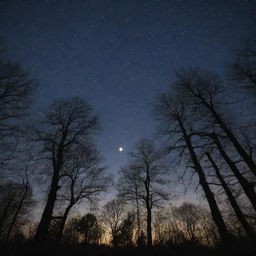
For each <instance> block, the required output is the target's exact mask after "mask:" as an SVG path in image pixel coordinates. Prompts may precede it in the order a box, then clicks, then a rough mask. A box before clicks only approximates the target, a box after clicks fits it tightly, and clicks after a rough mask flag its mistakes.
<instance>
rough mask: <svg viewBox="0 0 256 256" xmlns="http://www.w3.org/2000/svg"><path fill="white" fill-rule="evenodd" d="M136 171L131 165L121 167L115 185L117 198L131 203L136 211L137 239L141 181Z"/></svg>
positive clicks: (139, 226)
mask: <svg viewBox="0 0 256 256" xmlns="http://www.w3.org/2000/svg"><path fill="white" fill-rule="evenodd" d="M138 171H139V170H138V169H136V168H133V166H132V165H127V166H123V167H121V170H120V177H119V180H118V183H117V190H118V197H120V198H121V199H122V200H124V201H126V202H128V203H131V204H132V205H133V206H134V207H135V209H136V222H137V238H138V237H139V236H140V234H141V216H140V215H141V214H140V211H141V210H140V208H141V205H140V204H141V202H140V201H141V197H140V189H141V181H140V180H139V176H138V174H139V173H138Z"/></svg>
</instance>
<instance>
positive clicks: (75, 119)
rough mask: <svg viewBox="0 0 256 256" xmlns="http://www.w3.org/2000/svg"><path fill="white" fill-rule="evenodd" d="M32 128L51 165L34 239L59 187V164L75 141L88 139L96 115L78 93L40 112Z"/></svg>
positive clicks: (41, 233)
mask: <svg viewBox="0 0 256 256" xmlns="http://www.w3.org/2000/svg"><path fill="white" fill-rule="evenodd" d="M34 130H35V135H34V140H35V141H36V142H37V143H38V145H39V146H40V148H41V151H40V153H41V154H42V156H43V157H44V158H45V159H46V160H48V161H49V163H51V166H52V178H51V185H50V191H49V194H48V198H47V203H46V206H45V208H44V211H43V215H42V218H41V220H40V223H39V225H38V229H37V232H36V235H35V240H37V241H44V240H45V239H46V238H47V232H48V227H49V225H50V221H51V219H52V214H53V209H54V205H55V201H56V197H57V191H58V190H59V188H60V186H59V181H60V179H61V174H62V173H61V171H62V169H63V165H64V164H65V162H66V161H67V160H68V159H69V156H70V154H72V153H74V150H76V148H77V145H81V146H85V147H86V145H87V144H88V143H91V140H92V138H93V135H94V134H95V131H97V130H98V118H97V116H96V115H94V114H93V111H92V108H91V107H90V106H89V105H88V103H87V102H86V101H85V100H83V99H81V98H79V97H73V98H69V99H61V100H57V101H55V102H54V103H53V104H52V105H51V106H50V107H49V108H48V109H47V110H46V111H45V112H44V113H43V117H42V119H41V121H40V122H39V125H38V126H37V127H36V128H35V129H34Z"/></svg>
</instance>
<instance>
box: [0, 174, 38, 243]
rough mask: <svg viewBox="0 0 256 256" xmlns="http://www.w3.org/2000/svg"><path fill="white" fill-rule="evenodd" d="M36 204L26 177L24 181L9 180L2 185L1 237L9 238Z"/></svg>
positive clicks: (0, 191)
mask: <svg viewBox="0 0 256 256" xmlns="http://www.w3.org/2000/svg"><path fill="white" fill-rule="evenodd" d="M33 205H34V200H33V199H32V189H31V187H30V185H29V183H28V179H27V178H25V180H24V182H23V183H15V182H8V183H4V184H2V185H0V237H1V239H3V240H9V239H10V237H11V236H12V235H13V230H14V227H15V230H16V231H18V227H19V226H20V225H21V224H22V223H23V222H24V218H25V217H26V216H27V215H28V213H29V211H30V210H31V207H32V206H33Z"/></svg>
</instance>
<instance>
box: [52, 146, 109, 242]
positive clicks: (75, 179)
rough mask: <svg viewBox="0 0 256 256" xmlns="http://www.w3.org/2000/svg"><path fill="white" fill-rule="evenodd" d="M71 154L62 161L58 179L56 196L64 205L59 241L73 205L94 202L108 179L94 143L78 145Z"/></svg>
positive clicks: (105, 186)
mask: <svg viewBox="0 0 256 256" xmlns="http://www.w3.org/2000/svg"><path fill="white" fill-rule="evenodd" d="M71 154H72V155H70V156H69V158H70V159H69V160H67V161H66V162H65V163H64V166H63V170H62V172H61V173H62V174H61V180H60V187H61V189H60V190H59V193H58V196H57V198H58V199H59V200H60V203H61V204H62V205H65V207H66V208H65V211H64V214H63V216H61V217H60V218H61V221H60V228H59V233H58V237H57V240H59V241H60V240H61V237H62V234H63V230H64V226H65V223H66V220H67V217H68V214H69V212H70V210H71V209H72V208H73V207H74V205H77V204H80V203H82V202H84V200H87V201H88V202H89V203H95V202H96V201H97V200H98V197H99V195H100V193H102V192H103V191H106V189H107V187H108V186H109V181H110V179H109V177H108V176H107V175H106V174H105V168H104V167H102V166H101V164H102V162H103V158H102V156H101V155H100V154H99V152H98V151H97V150H96V149H95V147H94V145H89V144H88V145H87V147H86V148H85V147H81V145H79V146H78V147H77V150H75V152H73V153H71ZM53 218H54V217H53Z"/></svg>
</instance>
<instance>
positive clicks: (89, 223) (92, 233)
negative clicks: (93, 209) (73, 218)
mask: <svg viewBox="0 0 256 256" xmlns="http://www.w3.org/2000/svg"><path fill="white" fill-rule="evenodd" d="M77 230H78V232H79V233H81V234H82V235H83V237H84V243H85V244H86V245H88V244H93V243H98V242H99V240H100V237H101V228H100V226H99V224H98V222H97V218H96V216H95V215H94V214H92V213H87V214H86V215H85V216H83V217H82V218H81V219H80V220H78V222H77Z"/></svg>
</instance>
